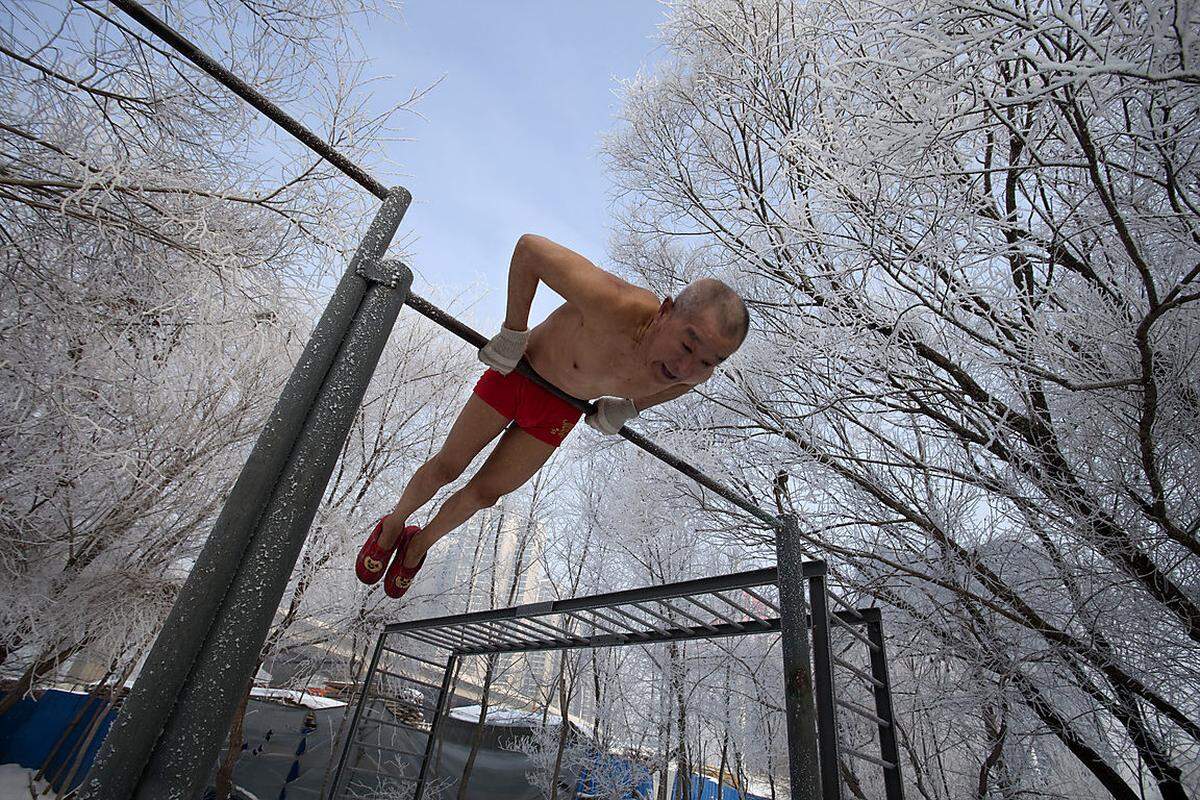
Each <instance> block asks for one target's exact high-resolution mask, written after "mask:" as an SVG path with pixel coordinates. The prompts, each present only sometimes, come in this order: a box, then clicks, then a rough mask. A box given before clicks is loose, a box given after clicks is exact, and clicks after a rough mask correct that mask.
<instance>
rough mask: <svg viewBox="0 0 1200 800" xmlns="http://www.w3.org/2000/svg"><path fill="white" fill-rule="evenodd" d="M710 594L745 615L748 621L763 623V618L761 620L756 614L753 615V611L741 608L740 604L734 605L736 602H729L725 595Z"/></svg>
mask: <svg viewBox="0 0 1200 800" xmlns="http://www.w3.org/2000/svg"><path fill="white" fill-rule="evenodd" d="M712 594H713V597H718V598H720V599H721V600H723V601H724V602H725V603H728V604H729V605H731V606H733V607H734V608H736V609H737V610H738V611H740V612H742V613H743V614H745V615H746V616H747V617H749V618H750V619H752V620H756V621H758V622H763V621H764V620H763V618H762V617H760V616H759V615H758V614H755V613H754V612H753V611H751V610H750V609H748V608H743V607H742V605H741V604H740V603H736V602H734V601H733V600H730V599H729V598H728V597H726V596H725V595H723V594H721V593H720V592H713V593H712Z"/></svg>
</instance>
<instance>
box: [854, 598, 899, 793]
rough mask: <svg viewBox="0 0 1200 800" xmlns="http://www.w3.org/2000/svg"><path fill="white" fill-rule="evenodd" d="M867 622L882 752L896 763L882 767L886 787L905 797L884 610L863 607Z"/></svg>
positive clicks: (886, 759) (891, 791)
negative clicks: (886, 648)
mask: <svg viewBox="0 0 1200 800" xmlns="http://www.w3.org/2000/svg"><path fill="white" fill-rule="evenodd" d="M863 616H864V617H865V618H866V623H867V639H869V640H870V642H871V644H873V645H874V647H870V648H867V649H868V650H870V651H871V652H870V655H871V677H872V678H874V679H875V680H877V681H879V683H878V684H876V685H875V715H876V716H877V717H879V718H880V719H882V720H885V721H886V722H887V725H880V726H879V754H880V756H882V757H883V760H884V761H890V762H891V763H892V764H893V766H891V767H884V769H883V788H884V793H885V796H886V797H887V800H904V785H903V784H902V783H901V780H900V749H899V748H898V747H897V746H896V713H895V711H894V710H893V708H892V681H891V678H890V677H889V674H888V663H887V651H886V650H885V649H884V644H883V614H882V613H881V612H880V611H879V609H878V608H870V609H863Z"/></svg>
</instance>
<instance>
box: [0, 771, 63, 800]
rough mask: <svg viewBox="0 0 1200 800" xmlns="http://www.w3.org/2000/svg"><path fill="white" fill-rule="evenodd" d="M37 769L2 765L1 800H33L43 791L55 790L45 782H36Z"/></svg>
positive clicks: (0, 777) (0, 778) (0, 776)
mask: <svg viewBox="0 0 1200 800" xmlns="http://www.w3.org/2000/svg"><path fill="white" fill-rule="evenodd" d="M36 773H37V770H35V769H26V768H25V767H22V766H21V765H20V764H0V800H32V799H33V798H36V797H37V796H38V795H39V794H41V793H42V791H43V790H46V791H49V792H51V794H50V796H51V797H53V791H54V790H53V789H51V788H50V784H48V783H46V782H45V781H36V782H35V781H34V780H33V776H34V775H35V774H36Z"/></svg>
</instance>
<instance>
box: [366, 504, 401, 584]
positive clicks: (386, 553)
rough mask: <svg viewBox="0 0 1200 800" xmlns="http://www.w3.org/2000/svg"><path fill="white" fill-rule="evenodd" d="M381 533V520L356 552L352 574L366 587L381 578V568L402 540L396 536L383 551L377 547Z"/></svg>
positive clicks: (385, 564)
mask: <svg viewBox="0 0 1200 800" xmlns="http://www.w3.org/2000/svg"><path fill="white" fill-rule="evenodd" d="M382 532H383V520H382V519H381V520H379V522H376V523H375V527H374V529H372V531H371V535H370V536H368V537H367V541H366V542H365V543H364V544H363V546H362V549H361V550H359V551H358V558H357V559H355V561H354V574H355V575H357V576H358V579H359V580H360V581H362V582H363V583H365V584H367V585H368V586H370V585H371V584H373V583H378V582H379V579H380V578H382V577H383V568H384V567H386V566H387V563H388V559H390V558H391V557H392V553H394V552H396V545H398V544H400V542H401V540H402V539H403V538H404V537H403V536H397V537H396V541H394V542H392V546H391V547H389V548H388V549H386V550H384V549H383V548H382V547H380V546H379V534H381V533H382Z"/></svg>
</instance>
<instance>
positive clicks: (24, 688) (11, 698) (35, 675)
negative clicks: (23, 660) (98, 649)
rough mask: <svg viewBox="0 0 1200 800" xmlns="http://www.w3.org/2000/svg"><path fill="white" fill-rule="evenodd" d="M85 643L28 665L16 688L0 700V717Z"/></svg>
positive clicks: (68, 647)
mask: <svg viewBox="0 0 1200 800" xmlns="http://www.w3.org/2000/svg"><path fill="white" fill-rule="evenodd" d="M86 643H87V642H86V641H83V642H76V643H75V644H72V645H68V646H67V647H64V648H63V649H62V650H60V651H58V652H57V653H55V654H54V655H51V656H45V657H42V658H41V659H40V660H35V661H34V662H33V663H32V664H30V665H29V667H28V668H27V669H26V670H25V674H24V675H22V676H21V678H20V680H18V681H17V684H16V686H14V687H13V688H12V691H10V692H9V693H8V694H6V695H5V696H4V699H3V700H0V717H2V716H4V715H5V714H7V713H8V712H9V711H10V710H12V708H13V706H15V705H16V704H17V703H19V702H21V698H22V697H24V696H25V694H26V693H27V692H28V691H29V690H30V689H32V688H33V687H34V686H35V685H37V682H38V681H40V680H41V679H42V678H44V677H45V676H46V674H47V673H48V672H50V671H51V670H52V669H54V668H55V667H57V666H58V665H59V664H61V663H62V662H63V661H64V660H66V659H68V658H70V657H71V656H73V655H75V654H76V653H77V652H79V650H80V649H81V648H82V647H83V646H84V645H85V644H86Z"/></svg>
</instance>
